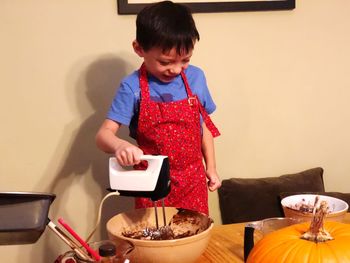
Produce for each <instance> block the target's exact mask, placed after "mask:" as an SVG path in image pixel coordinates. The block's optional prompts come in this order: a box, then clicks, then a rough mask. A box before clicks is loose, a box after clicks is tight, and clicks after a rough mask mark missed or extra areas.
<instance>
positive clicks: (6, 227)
mask: <svg viewBox="0 0 350 263" xmlns="http://www.w3.org/2000/svg"><path fill="white" fill-rule="evenodd" d="M55 197H56V195H54V194H49V193H35V192H0V245H20V244H31V243H35V242H36V241H37V240H38V239H39V238H40V236H41V234H42V233H43V232H44V230H45V227H46V223H47V220H48V213H49V207H50V205H51V203H52V202H53V200H54V199H55Z"/></svg>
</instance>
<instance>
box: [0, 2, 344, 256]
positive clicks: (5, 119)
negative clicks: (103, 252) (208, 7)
mask: <svg viewBox="0 0 350 263" xmlns="http://www.w3.org/2000/svg"><path fill="white" fill-rule="evenodd" d="M115 2H116V1H115V0H91V1H83V0H75V1H68V0H63V1H43V0H27V1H20V0H2V1H1V2H0V58H1V59H0V76H1V77H0V85H1V97H0V119H1V125H2V128H1V133H0V134H1V136H0V145H1V152H0V178H1V179H0V180H1V181H0V190H1V191H40V192H45V191H48V192H53V193H56V194H57V199H56V201H55V202H54V204H53V205H52V207H51V210H50V217H51V218H52V219H53V220H54V221H55V222H56V220H57V219H58V218H59V217H63V218H64V219H65V220H66V221H68V222H70V224H71V225H72V226H73V228H74V229H75V230H76V231H77V232H78V233H80V234H81V235H82V236H86V235H87V234H88V233H89V232H90V231H91V230H92V227H93V225H94V222H95V219H96V213H97V208H98V205H99V202H100V200H101V198H102V197H103V196H104V194H106V191H105V190H104V189H105V188H106V187H107V186H108V180H107V156H106V155H104V154H102V153H101V152H99V151H98V150H97V149H96V147H95V145H94V135H95V132H96V130H97V129H98V127H99V125H100V123H101V122H102V120H103V118H104V116H105V113H106V110H107V108H108V105H109V103H110V100H111V97H112V95H113V94H114V92H115V88H116V87H117V85H118V82H119V81H120V79H121V78H122V76H124V75H125V74H127V73H129V72H131V71H132V70H133V69H135V68H136V67H138V65H139V64H140V60H139V59H138V58H137V57H136V56H135V55H134V54H133V52H132V49H131V41H132V40H133V37H134V19H135V17H134V16H119V15H118V14H117V12H116V3H115ZM349 10H350V2H349V1H344V0H333V1H325V0H308V1H297V8H296V9H295V10H293V11H282V12H279V11H275V12H247V13H225V14H195V19H196V21H197V25H198V29H199V31H200V33H201V41H200V42H199V44H198V45H197V46H196V50H195V53H194V57H193V61H192V62H193V64H196V65H199V66H201V67H202V68H203V69H204V70H205V72H206V74H207V79H208V83H209V86H210V88H211V91H212V95H213V97H214V99H215V101H216V103H217V105H218V110H217V112H216V113H215V114H214V116H213V117H214V120H215V122H216V123H217V125H218V126H219V127H220V129H221V131H222V136H221V137H219V138H218V139H217V140H216V145H217V165H218V170H219V173H220V175H221V177H222V178H229V177H263V176H278V175H280V174H284V173H293V172H298V171H301V170H304V169H307V168H311V167H315V166H322V167H323V168H324V169H325V182H326V186H327V189H328V190H333V191H344V192H345V191H347V192H350V189H349V185H348V184H347V183H348V179H347V177H348V175H349V173H350V164H349V161H348V160H347V159H348V156H350V139H349V138H350V136H349V134H350V124H349V119H350V110H349V106H348V100H349V98H350V89H349V86H350V78H349V75H350V65H349V63H350V62H349V61H350V49H349V46H350V34H349V26H350V17H349V15H348V14H349ZM124 132H125V133H126V131H124ZM107 203H108V204H107V206H106V207H107V208H106V209H104V220H103V223H102V230H101V231H100V232H102V233H103V227H104V224H105V221H106V219H107V218H109V217H110V216H111V215H112V214H114V213H117V212H121V211H124V210H125V209H130V208H131V207H132V204H131V202H130V200H129V199H126V198H123V199H114V200H109V201H108V202H107ZM210 207H211V212H212V216H213V218H214V219H215V220H216V222H217V223H220V216H219V208H218V201H217V194H216V193H211V194H210ZM102 236H103V234H102ZM99 238H100V234H97V235H96V239H99ZM66 249H67V247H66V246H65V244H63V242H61V241H60V240H59V239H58V238H57V237H56V236H55V235H54V234H53V233H51V232H50V230H49V229H47V231H45V233H44V235H43V237H42V238H41V239H40V240H39V241H38V242H37V243H36V244H34V245H25V246H11V247H4V246H2V247H0V254H1V256H0V258H1V261H2V262H3V261H4V262H5V261H6V262H9V263H10V262H45V263H46V262H52V261H53V260H54V258H55V256H57V254H59V253H60V252H62V251H65V250H66Z"/></svg>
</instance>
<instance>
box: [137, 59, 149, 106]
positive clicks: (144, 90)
mask: <svg viewBox="0 0 350 263" xmlns="http://www.w3.org/2000/svg"><path fill="white" fill-rule="evenodd" d="M139 81H140V90H141V101H142V100H143V99H146V100H149V98H150V91H149V87H148V78H147V70H146V66H145V64H144V63H142V65H141V67H140V70H139Z"/></svg>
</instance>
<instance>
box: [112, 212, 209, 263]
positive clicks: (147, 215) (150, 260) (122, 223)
mask: <svg viewBox="0 0 350 263" xmlns="http://www.w3.org/2000/svg"><path fill="white" fill-rule="evenodd" d="M157 211H158V212H157V214H158V216H159V225H160V226H162V225H163V220H162V218H163V217H162V215H163V214H162V209H161V208H158V210H157ZM177 213H178V209H176V208H174V207H165V215H166V222H167V224H168V223H169V222H170V220H171V218H172V217H173V216H174V215H175V214H177ZM194 213H196V217H197V216H198V218H199V221H200V223H199V224H200V226H199V227H200V228H201V229H202V230H203V231H202V232H200V233H198V234H195V235H193V236H189V237H183V238H180V239H172V240H141V239H133V238H128V237H125V236H123V235H122V233H123V232H124V231H126V230H130V229H135V228H140V226H141V225H142V229H143V228H144V226H146V225H147V226H155V225H156V222H155V221H156V220H155V209H154V208H145V209H136V210H133V211H130V212H125V213H121V214H118V215H116V216H114V217H112V218H111V219H110V220H109V221H108V222H107V232H108V236H109V238H110V239H111V240H120V239H122V240H127V241H129V242H131V243H132V244H133V245H134V247H135V249H134V250H133V251H132V252H131V253H130V259H131V260H130V261H131V262H142V263H180V262H181V263H191V262H195V261H196V260H197V259H198V258H199V257H200V255H201V254H202V253H203V252H204V250H205V249H206V247H207V245H208V242H209V239H210V234H211V230H212V228H213V221H212V219H211V218H209V217H208V216H206V215H203V214H201V213H198V212H194Z"/></svg>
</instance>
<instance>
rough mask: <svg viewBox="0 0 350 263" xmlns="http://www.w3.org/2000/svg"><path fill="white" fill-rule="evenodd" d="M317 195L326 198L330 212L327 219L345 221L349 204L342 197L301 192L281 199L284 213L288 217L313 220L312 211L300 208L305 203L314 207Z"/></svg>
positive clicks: (321, 198) (322, 198)
mask: <svg viewBox="0 0 350 263" xmlns="http://www.w3.org/2000/svg"><path fill="white" fill-rule="evenodd" d="M316 196H318V197H319V198H320V200H321V201H322V200H324V201H326V202H327V204H328V207H329V213H328V214H327V215H326V219H325V220H328V221H338V222H342V221H343V219H344V217H345V214H346V212H347V211H348V208H349V205H348V204H347V203H346V202H344V201H343V200H341V199H338V198H335V197H330V196H325V195H315V194H299V195H291V196H288V197H285V198H283V199H282V201H281V204H282V207H283V212H284V215H285V216H286V217H292V218H298V219H300V220H301V221H311V219H312V212H310V211H302V210H303V209H300V206H301V205H302V204H304V205H306V206H310V207H312V206H313V205H314V202H315V198H316Z"/></svg>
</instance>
